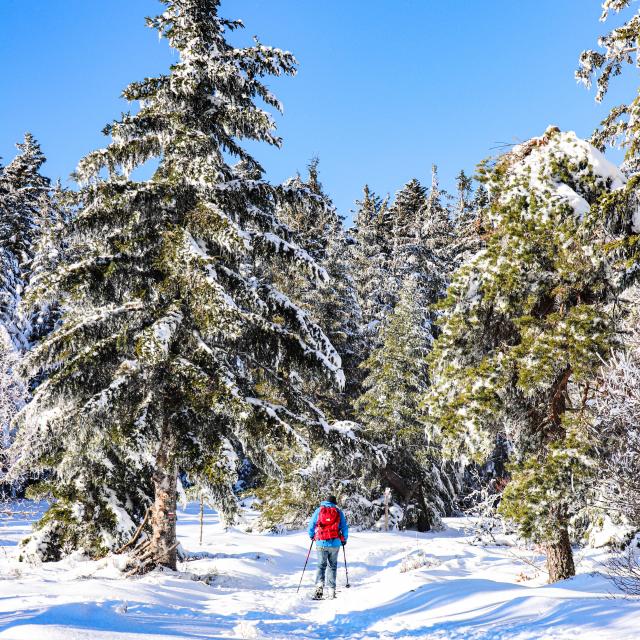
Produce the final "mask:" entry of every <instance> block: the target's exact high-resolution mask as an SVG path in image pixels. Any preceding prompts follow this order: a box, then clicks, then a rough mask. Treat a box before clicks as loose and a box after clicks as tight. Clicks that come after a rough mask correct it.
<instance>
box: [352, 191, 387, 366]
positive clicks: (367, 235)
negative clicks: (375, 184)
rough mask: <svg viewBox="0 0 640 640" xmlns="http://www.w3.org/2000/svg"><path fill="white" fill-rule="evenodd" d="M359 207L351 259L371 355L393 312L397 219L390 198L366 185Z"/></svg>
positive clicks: (365, 340) (364, 335) (365, 342)
mask: <svg viewBox="0 0 640 640" xmlns="http://www.w3.org/2000/svg"><path fill="white" fill-rule="evenodd" d="M356 207H357V208H356V210H355V212H354V227H353V229H352V230H351V235H352V236H353V238H354V240H355V242H354V244H352V245H351V246H350V251H349V258H350V262H351V265H352V269H351V270H352V273H353V278H354V281H355V285H356V292H357V296H358V303H359V306H360V310H361V313H362V335H363V340H364V351H365V353H366V354H369V353H370V352H371V350H372V349H373V347H374V346H375V345H376V344H377V340H378V329H379V327H380V324H381V322H382V321H383V320H384V318H385V317H386V316H387V315H388V314H389V313H390V312H391V310H392V309H393V290H392V289H391V288H390V287H389V284H390V269H391V251H392V229H393V220H392V218H391V214H390V211H389V206H388V199H384V200H383V199H382V198H380V197H379V196H377V195H376V194H375V193H373V191H371V189H369V187H368V186H366V185H365V187H364V189H363V194H362V200H358V201H357V202H356Z"/></svg>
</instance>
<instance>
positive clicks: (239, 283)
mask: <svg viewBox="0 0 640 640" xmlns="http://www.w3.org/2000/svg"><path fill="white" fill-rule="evenodd" d="M163 3H164V4H165V5H166V9H165V11H164V13H163V14H162V15H160V16H158V17H155V18H150V19H148V25H149V26H150V27H152V28H155V29H157V30H158V31H159V33H160V35H161V36H162V37H164V38H166V39H167V40H168V42H169V44H170V46H171V47H172V48H173V49H175V50H176V51H177V53H178V56H179V57H178V60H177V62H176V63H175V64H174V65H172V67H171V69H170V72H169V73H168V74H167V75H162V76H159V77H156V78H147V79H145V80H143V81H141V82H134V83H133V84H131V85H129V86H128V87H127V88H126V89H125V90H124V94H123V95H124V97H125V98H126V99H128V100H130V101H138V102H139V103H140V109H139V111H138V112H137V113H135V114H130V113H129V114H124V115H123V116H122V118H121V119H120V120H119V121H116V122H114V123H113V124H111V125H109V126H107V127H106V129H105V133H106V134H107V135H110V136H111V140H112V141H111V143H110V144H109V146H107V147H106V148H105V149H101V150H99V151H96V152H94V153H91V154H90V155H88V156H87V157H86V158H84V159H83V160H82V161H81V162H80V164H79V166H78V169H77V177H78V179H79V180H80V181H81V183H82V184H83V185H84V186H83V189H82V191H81V192H80V196H79V197H80V207H79V211H78V214H77V216H76V217H75V219H74V220H73V222H72V224H71V225H70V227H69V232H68V234H67V235H66V237H65V242H66V243H67V245H68V249H67V260H66V261H65V263H64V264H61V265H60V266H59V268H58V270H57V272H56V274H55V277H53V278H52V282H53V285H54V287H55V289H56V291H58V292H60V295H68V296H69V297H68V300H65V304H64V307H65V313H64V316H63V321H62V326H61V327H59V328H57V329H56V330H55V331H54V332H53V333H52V334H50V335H49V336H48V337H47V338H46V339H45V340H44V341H43V342H41V343H40V344H39V345H38V346H37V347H36V348H35V349H34V350H33V352H32V353H31V354H30V356H29V362H30V365H31V368H32V369H36V370H37V369H40V368H44V369H45V370H46V371H48V372H49V376H48V378H47V379H46V381H44V382H43V383H42V384H40V385H39V386H38V387H37V389H36V390H35V392H34V397H33V400H32V401H31V402H30V403H29V405H28V407H27V408H26V409H25V410H24V411H22V412H21V413H20V414H19V416H18V418H17V422H18V425H19V433H18V438H17V442H16V444H15V445H14V447H13V450H12V453H13V458H14V466H13V470H12V472H13V474H20V473H21V472H24V471H25V470H31V469H34V468H39V469H43V470H45V469H50V470H51V472H52V474H53V481H52V492H53V494H54V496H55V497H56V499H57V500H56V502H55V503H54V504H53V505H52V507H51V508H50V510H49V512H48V513H47V514H46V515H45V517H44V519H43V521H42V523H41V529H40V532H39V534H37V535H36V536H35V537H34V540H35V541H36V543H37V547H38V548H37V551H38V553H39V554H40V555H41V556H43V557H45V558H54V557H58V556H59V555H60V553H61V552H63V551H65V550H66V549H68V548H79V547H82V548H84V549H85V550H86V551H87V552H88V553H90V554H93V555H99V554H101V553H104V552H105V551H107V550H108V549H114V548H117V547H118V546H119V545H120V544H122V542H124V541H127V540H128V539H129V536H130V535H131V532H132V531H133V530H134V528H135V524H136V523H137V522H140V521H141V520H142V519H143V515H144V514H145V511H146V510H147V507H149V506H150V505H151V507H152V508H151V512H150V513H151V515H150V528H151V532H150V536H149V538H148V539H147V540H146V542H145V543H144V544H142V545H140V546H139V547H137V549H138V551H137V552H136V553H135V554H134V555H135V556H136V557H137V560H138V563H137V565H136V566H137V570H139V571H145V570H147V569H149V568H151V567H153V566H157V565H164V566H168V567H175V566H176V546H177V543H176V520H175V510H176V482H177V471H178V469H182V470H183V471H186V472H188V473H189V474H190V476H192V477H193V478H194V479H195V480H197V481H198V482H199V483H200V484H201V485H202V484H204V483H207V484H208V485H210V489H211V490H210V493H211V494H212V495H216V496H217V497H218V505H219V507H220V508H221V509H222V510H223V512H225V513H226V514H232V513H233V511H234V508H235V505H236V501H235V496H234V494H233V485H234V481H235V477H236V473H237V461H238V458H237V457H236V456H234V455H231V453H230V452H236V451H238V450H241V451H242V452H243V454H244V455H245V456H246V457H248V458H249V459H251V460H252V462H253V463H254V464H256V465H257V466H259V467H261V468H262V469H264V470H265V471H267V472H268V473H269V474H271V475H278V474H279V473H280V470H279V468H278V465H277V462H276V456H277V453H278V451H280V450H281V449H284V448H287V449H288V448H296V450H297V451H299V452H300V459H301V461H302V460H304V459H305V456H306V454H307V451H308V450H309V444H308V439H309V438H313V437H316V436H317V437H321V436H323V435H324V432H323V429H322V428H321V421H320V416H319V414H318V413H317V412H314V411H313V409H312V408H310V407H309V406H308V404H307V403H305V401H304V397H303V396H302V395H301V394H300V393H299V388H298V385H297V383H296V380H297V379H298V378H303V377H305V376H307V375H309V376H318V377H323V378H327V383H329V379H331V380H333V381H334V382H335V383H336V384H337V385H338V386H340V385H341V384H343V374H342V370H341V367H340V358H339V356H338V355H337V353H336V352H335V350H334V349H333V347H332V345H331V343H330V342H329V340H328V339H327V338H326V336H325V335H324V334H323V333H322V331H321V330H320V329H319V328H318V326H317V325H315V324H314V323H313V322H311V321H310V320H309V318H308V316H307V315H306V314H305V313H304V312H303V311H301V310H300V309H299V308H298V307H296V306H295V305H294V304H292V303H291V302H290V301H289V299H288V298H287V297H286V296H284V295H283V294H282V293H280V292H279V291H278V290H277V289H275V288H274V287H273V286H272V285H271V284H270V283H269V281H268V280H265V279H262V278H260V277H259V274H260V273H263V272H264V270H265V268H264V266H263V265H264V264H266V263H269V262H270V261H272V260H275V261H282V262H283V263H291V262H295V263H296V264H297V265H298V266H299V268H300V269H301V270H306V271H307V272H308V273H309V274H310V276H311V277H316V278H321V279H322V278H325V277H326V274H325V272H324V271H323V270H322V269H321V268H319V267H318V266H317V265H316V264H315V263H314V261H313V260H312V259H311V258H310V256H309V255H308V254H307V253H306V252H305V251H303V250H301V249H300V248H298V247H297V246H296V245H294V244H292V243H290V242H289V241H288V238H287V235H288V234H287V230H286V228H285V227H283V226H282V225H281V224H280V223H279V222H278V221H277V219H276V217H275V210H276V208H277V207H278V206H279V205H280V204H281V201H282V200H284V199H287V198H291V199H295V198H298V197H299V196H300V194H299V193H297V192H296V191H295V189H290V190H287V189H283V188H278V187H274V186H271V185H270V184H269V183H267V182H266V181H264V180H263V179H262V177H261V174H262V169H261V167H260V165H259V164H258V163H257V162H256V160H255V159H254V158H253V157H252V156H251V155H250V154H249V153H248V152H247V151H246V150H245V149H244V148H243V147H242V141H243V140H255V141H263V142H266V143H268V144H272V145H279V142H280V141H279V139H278V138H277V137H276V136H275V134H274V132H273V130H274V122H273V120H272V117H271V116H270V114H269V113H268V112H266V111H265V110H264V109H263V108H261V107H259V106H258V105H257V104H256V101H257V100H261V101H263V102H264V103H266V105H268V106H271V107H274V108H279V103H278V101H277V100H276V98H275V97H274V96H273V95H272V94H271V93H270V92H269V91H268V90H267V88H266V87H265V85H264V84H263V83H262V82H261V77H263V76H265V75H280V74H293V73H294V71H295V59H294V58H293V56H292V55H291V54H290V53H287V52H283V51H281V50H279V49H274V48H270V47H266V46H263V45H262V44H260V43H256V44H255V45H254V46H252V47H247V48H243V49H238V48H234V47H233V46H231V45H230V44H229V43H228V41H227V39H226V32H227V31H230V30H233V29H236V28H238V27H240V26H241V23H240V22H237V21H236V22H231V21H228V20H225V19H222V18H220V17H219V16H218V7H219V1H218V0H163ZM152 158H156V159H157V160H158V167H157V169H156V171H155V173H154V175H153V177H152V178H151V179H150V180H148V181H145V182H136V181H133V180H131V179H129V177H128V176H129V173H130V171H132V170H133V169H135V168H136V167H138V166H140V165H142V164H143V163H145V162H146V161H147V160H149V159H152ZM230 158H236V159H238V163H237V164H236V165H231V164H230V163H229V159H230ZM308 416H310V417H308ZM285 443H286V446H285ZM34 545H35V543H34Z"/></svg>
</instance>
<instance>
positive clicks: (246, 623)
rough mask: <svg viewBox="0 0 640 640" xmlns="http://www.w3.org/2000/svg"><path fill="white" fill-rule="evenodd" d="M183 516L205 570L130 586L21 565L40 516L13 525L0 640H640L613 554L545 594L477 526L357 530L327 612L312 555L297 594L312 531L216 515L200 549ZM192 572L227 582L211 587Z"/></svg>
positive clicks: (76, 563)
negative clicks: (263, 530) (616, 582)
mask: <svg viewBox="0 0 640 640" xmlns="http://www.w3.org/2000/svg"><path fill="white" fill-rule="evenodd" d="M178 516H179V521H178V535H179V538H180V542H181V543H182V545H183V547H184V548H185V549H186V550H188V551H189V552H190V553H192V554H193V556H194V557H197V558H199V559H197V560H192V561H189V562H187V563H181V564H180V569H181V570H184V571H183V572H182V573H180V572H178V573H171V572H165V573H160V572H154V573H152V574H149V575H147V576H144V577H142V578H124V577H122V574H121V572H120V570H119V568H118V567H119V565H121V563H122V558H121V557H114V558H107V559H105V560H101V561H88V560H85V559H83V558H82V557H81V556H80V555H78V554H76V555H75V556H73V557H69V558H67V559H65V560H63V561H61V562H57V563H48V564H44V565H41V564H34V563H28V562H22V563H19V562H18V561H17V555H18V553H19V552H20V550H19V547H18V546H17V542H18V540H19V539H20V538H21V537H22V536H24V535H25V534H28V532H29V530H30V525H31V522H32V521H33V517H34V515H32V514H31V515H30V514H26V515H21V514H17V515H15V516H12V517H11V516H7V515H6V514H4V515H0V545H1V546H2V548H3V552H2V553H0V638H3V639H6V638H10V639H12V640H26V639H29V640H80V639H85V638H92V639H93V638H97V639H101V640H124V639H128V640H159V639H166V640H168V639H175V638H190V639H193V638H246V639H249V638H257V639H260V638H273V639H285V638H286V639H291V638H300V639H305V640H306V639H309V640H319V639H334V638H355V639H358V640H364V639H376V640H383V639H384V640H391V639H393V640H409V639H416V638H419V639H420V638H433V639H437V640H444V639H451V638H453V639H458V640H462V639H471V640H477V639H480V638H483V639H492V640H502V639H506V638H510V639H519V640H525V639H526V640H533V639H536V640H540V639H552V638H553V639H554V640H558V639H568V638H579V639H580V640H587V639H589V638H594V639H596V638H597V639H598V640H607V639H611V640H613V639H616V640H624V639H631V638H637V637H638V629H640V601H638V600H637V599H636V600H632V599H627V598H623V597H622V596H621V594H620V593H618V592H617V591H616V589H615V588H614V586H613V585H612V584H611V583H610V582H608V581H607V580H606V579H605V578H604V577H603V575H602V574H601V572H600V571H601V562H602V561H603V560H604V559H605V558H606V553H605V552H604V551H603V550H588V551H580V552H579V553H578V554H577V558H578V575H577V576H576V577H575V578H573V579H571V580H566V581H564V582H561V583H558V584H555V585H546V584H545V576H544V574H543V573H541V572H537V571H536V569H535V568H534V567H532V566H530V565H528V564H525V563H523V562H522V561H521V560H520V559H519V558H527V559H531V554H530V553H527V552H525V551H523V550H518V548H516V547H512V546H497V545H496V546H475V545H473V544H472V540H473V536H472V535H471V534H470V533H469V532H465V529H466V527H468V526H469V524H470V521H469V520H467V519H463V518H460V519H456V518H449V519H445V520H444V522H445V525H446V529H445V530H444V531H440V532H434V533H427V534H416V533H415V532H389V533H383V532H357V531H356V532H353V533H352V535H351V536H350V538H349V544H348V545H347V547H346V550H347V559H348V562H349V577H350V580H351V588H350V589H346V588H345V571H344V564H343V561H342V557H341V558H340V564H339V574H338V597H337V599H336V600H324V601H320V602H316V601H312V600H311V599H310V598H309V592H310V590H311V587H312V584H313V572H314V569H315V559H314V557H313V555H312V558H311V561H310V563H309V567H308V568H307V573H306V574H305V576H304V580H303V588H302V589H301V590H300V593H299V594H296V589H297V586H298V582H299V580H300V576H301V570H302V565H303V563H304V559H305V556H306V553H307V550H308V548H309V539H308V537H307V535H306V533H304V532H296V533H291V534H287V535H274V534H256V533H251V532H250V529H251V524H252V520H253V518H254V514H253V512H250V511H246V510H245V511H244V512H243V525H242V527H238V528H231V529H228V530H226V531H225V529H224V528H223V526H222V524H221V523H220V520H219V518H218V516H217V514H216V513H215V512H213V511H207V512H206V515H205V524H204V536H203V544H202V546H200V544H199V543H198V539H199V524H198V506H197V505H196V504H190V505H188V507H187V508H186V510H184V511H181V512H179V514H178ZM416 558H419V560H420V561H419V562H418V561H416ZM538 560H540V559H539V558H537V559H536V561H538ZM185 572H190V573H191V574H198V575H204V574H214V577H213V579H212V581H211V583H210V585H207V584H206V583H205V582H202V581H194V580H191V579H189V576H188V575H187V574H186V573H185ZM523 577H524V578H525V579H524V580H523Z"/></svg>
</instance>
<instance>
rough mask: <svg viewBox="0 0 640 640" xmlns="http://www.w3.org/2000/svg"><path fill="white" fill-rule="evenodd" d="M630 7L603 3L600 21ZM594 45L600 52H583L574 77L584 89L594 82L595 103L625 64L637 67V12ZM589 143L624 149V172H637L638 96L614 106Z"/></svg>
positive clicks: (628, 2)
mask: <svg viewBox="0 0 640 640" xmlns="http://www.w3.org/2000/svg"><path fill="white" fill-rule="evenodd" d="M632 4H633V3H632V0H603V2H602V15H601V16H600V20H601V22H605V21H606V20H607V19H608V18H609V16H610V14H611V13H612V12H615V13H621V12H624V11H625V10H626V9H630V8H631V6H632ZM598 44H599V45H600V47H601V49H603V50H604V51H594V50H592V49H588V50H586V51H583V52H582V54H581V55H580V65H579V68H578V70H577V71H576V74H575V75H576V79H577V80H578V82H580V83H582V84H584V85H585V86H586V87H587V88H591V86H592V82H593V80H594V79H595V81H596V86H597V92H596V100H597V101H598V102H601V101H602V100H603V99H604V97H605V96H606V94H607V92H608V91H609V83H610V81H611V79H612V78H614V77H615V76H619V75H621V74H622V72H623V69H624V68H625V65H628V64H634V65H635V66H636V67H637V66H638V60H639V58H638V53H639V52H640V9H636V10H635V13H634V14H633V15H632V16H631V17H630V18H629V19H628V20H627V21H626V22H625V23H624V24H622V25H620V26H619V27H616V28H614V29H612V30H611V31H609V32H608V33H606V34H605V35H603V36H601V37H600V38H599V39H598ZM591 142H592V143H593V144H594V145H595V146H596V147H597V148H598V149H600V150H601V151H603V150H604V148H605V146H606V145H616V144H618V143H619V144H620V145H621V146H622V147H623V148H624V149H626V156H625V168H626V170H627V171H629V172H631V173H636V172H637V171H638V169H640V96H636V98H635V99H633V100H632V101H631V102H629V103H628V104H621V105H619V106H617V107H614V108H613V109H612V110H611V111H610V113H609V115H608V116H607V117H606V118H605V119H604V120H603V122H602V123H601V127H600V129H598V130H597V131H596V132H595V133H594V134H593V136H592V138H591Z"/></svg>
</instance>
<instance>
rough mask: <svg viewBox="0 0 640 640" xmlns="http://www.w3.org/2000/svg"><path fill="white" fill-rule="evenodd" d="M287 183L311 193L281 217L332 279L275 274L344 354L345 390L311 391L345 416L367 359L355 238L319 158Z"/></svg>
mask: <svg viewBox="0 0 640 640" xmlns="http://www.w3.org/2000/svg"><path fill="white" fill-rule="evenodd" d="M284 187H285V189H288V190H295V191H298V192H300V193H302V194H306V197H305V198H304V199H299V200H298V201H297V202H295V203H291V204H285V205H283V206H282V207H281V208H280V210H279V211H278V219H279V220H280V221H281V222H282V223H284V224H286V225H287V226H288V227H289V228H290V229H291V230H292V232H293V239H294V240H295V242H296V244H297V245H298V246H300V247H301V248H302V249H304V250H305V251H307V252H308V253H309V255H310V256H311V257H312V258H313V259H314V260H315V261H316V263H317V264H318V265H320V266H321V267H323V268H324V269H325V270H326V272H327V273H328V275H329V280H328V281H326V282H314V281H310V280H309V278H306V277H304V274H300V273H299V272H297V273H296V271H295V270H294V269H292V268H289V269H282V268H280V269H278V270H277V271H276V272H275V273H274V274H273V278H274V281H275V282H276V283H277V285H278V287H279V289H280V290H281V291H282V292H283V293H285V294H286V295H288V296H289V297H290V298H291V299H292V300H294V301H295V302H296V303H298V304H299V305H300V307H301V308H302V309H304V310H305V311H306V312H307V313H308V314H309V316H310V317H311V318H312V319H313V320H314V321H315V322H316V323H317V324H318V325H319V326H320V327H321V328H322V330H323V331H324V333H325V334H326V335H327V337H328V338H329V340H330V341H331V344H333V346H334V347H335V349H336V351H337V352H338V354H339V355H340V358H341V360H342V368H343V371H344V374H345V379H346V384H345V388H344V389H343V391H342V392H337V391H336V390H335V389H328V388H327V386H326V385H324V384H322V385H320V386H318V385H316V387H315V388H313V389H310V390H309V392H310V393H311V395H312V396H313V398H314V401H315V402H316V404H317V405H318V406H319V407H320V408H321V409H322V410H323V411H324V412H325V414H326V415H327V416H328V417H330V418H333V419H334V420H345V419H348V418H349V417H350V410H351V402H352V400H353V399H354V398H355V397H356V395H357V391H358V388H359V382H360V378H361V376H360V374H359V370H358V365H359V364H360V362H361V361H362V355H361V354H362V339H361V335H360V325H361V323H362V320H361V313H360V306H359V303H358V297H357V294H356V288H355V283H354V280H353V277H352V273H351V264H350V263H349V260H348V251H349V238H348V236H347V234H346V233H345V230H344V228H343V218H342V217H341V216H340V215H339V214H338V212H337V211H336V208H335V206H334V205H333V202H332V201H331V198H329V196H328V195H327V194H326V193H325V191H324V190H323V187H322V184H321V183H320V181H319V176H318V160H317V158H316V159H313V160H312V161H311V163H310V164H309V166H308V177H307V179H306V180H303V179H302V178H301V177H300V176H296V177H295V178H292V179H291V180H289V181H287V182H286V183H285V185H284Z"/></svg>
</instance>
